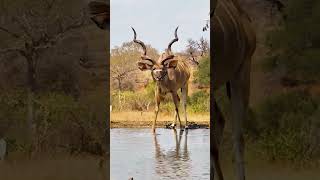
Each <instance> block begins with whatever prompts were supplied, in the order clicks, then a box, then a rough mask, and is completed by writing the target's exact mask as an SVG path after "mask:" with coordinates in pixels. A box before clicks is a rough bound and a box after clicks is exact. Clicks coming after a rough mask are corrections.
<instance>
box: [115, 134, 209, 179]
mask: <svg viewBox="0 0 320 180" xmlns="http://www.w3.org/2000/svg"><path fill="white" fill-rule="evenodd" d="M110 133H111V145H110V151H111V156H110V157H111V162H110V163H111V180H122V179H125V180H126V179H128V178H129V177H133V179H138V180H141V179H147V180H169V179H170V180H171V179H173V180H174V179H179V180H180V179H181V180H189V179H196V180H202V179H209V165H210V158H209V157H210V154H209V151H210V143H209V142H210V141H209V134H210V131H209V129H196V130H188V131H180V130H172V129H161V128H159V129H157V133H156V134H153V133H152V132H151V131H150V129H111V131H110Z"/></svg>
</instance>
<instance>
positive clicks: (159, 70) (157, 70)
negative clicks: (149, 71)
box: [154, 69, 162, 72]
mask: <svg viewBox="0 0 320 180" xmlns="http://www.w3.org/2000/svg"><path fill="white" fill-rule="evenodd" d="M161 71H162V69H156V70H154V72H161Z"/></svg>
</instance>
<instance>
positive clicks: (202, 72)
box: [194, 56, 210, 86]
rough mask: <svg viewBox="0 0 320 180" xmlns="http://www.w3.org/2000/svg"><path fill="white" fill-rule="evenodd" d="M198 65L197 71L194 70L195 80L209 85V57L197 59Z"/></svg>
mask: <svg viewBox="0 0 320 180" xmlns="http://www.w3.org/2000/svg"><path fill="white" fill-rule="evenodd" d="M199 62H200V63H199V66H198V69H197V71H196V72H195V75H194V76H195V82H197V83H199V84H201V85H204V86H209V85H210V57H209V56H204V57H203V58H202V59H201V60H200V61H199Z"/></svg>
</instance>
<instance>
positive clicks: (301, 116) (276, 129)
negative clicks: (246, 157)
mask: <svg viewBox="0 0 320 180" xmlns="http://www.w3.org/2000/svg"><path fill="white" fill-rule="evenodd" d="M319 102H320V101H319V100H315V99H314V98H313V97H312V96H311V95H310V94H308V93H306V92H290V93H286V94H281V95H278V96H275V97H272V98H270V99H267V100H266V101H265V102H263V103H262V104H261V105H260V106H259V107H258V108H257V109H256V114H255V116H254V118H256V119H254V118H253V120H254V122H255V126H253V127H252V129H253V130H254V132H256V134H258V135H259V138H258V140H257V141H258V143H259V145H260V150H261V152H263V153H265V154H266V155H267V156H268V157H269V158H271V159H278V160H290V161H301V160H308V159H311V158H319V157H320V147H319V141H320V138H319V133H318V132H319V128H320V126H319V124H320V122H319V119H320V113H319V110H320V106H319V104H320V103H319ZM257 132H258V133H257Z"/></svg>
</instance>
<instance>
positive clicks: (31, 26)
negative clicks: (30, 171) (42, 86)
mask: <svg viewBox="0 0 320 180" xmlns="http://www.w3.org/2000/svg"><path fill="white" fill-rule="evenodd" d="M68 3H70V4H68ZM74 4H75V3H72V2H70V1H69V2H67V3H66V2H65V1H62V0H41V1H38V0H22V1H6V0H2V1H1V5H2V7H1V8H2V10H3V11H1V21H0V36H1V37H3V41H2V43H3V44H2V45H0V56H2V57H6V56H7V55H10V54H16V55H18V56H20V57H21V58H22V59H23V60H25V62H26V63H25V65H26V69H27V70H26V72H27V74H26V76H27V83H26V87H27V89H28V110H27V112H28V114H27V124H28V129H29V136H30V141H31V143H32V141H33V140H32V136H33V133H34V132H33V131H34V127H33V126H34V116H35V114H34V113H35V110H34V96H35V93H36V92H37V68H38V64H39V60H41V54H42V53H44V52H45V51H47V50H48V49H51V48H53V47H56V46H57V45H58V44H59V43H61V42H63V40H65V39H67V38H69V37H71V35H72V32H74V30H76V29H79V28H81V27H83V26H84V25H86V23H87V22H88V21H87V20H86V19H88V18H87V16H86V13H85V11H84V10H81V8H80V7H79V8H77V7H74V6H73V5H74ZM78 4H79V3H78ZM79 5H81V4H79ZM71 6H73V7H71ZM71 10H72V11H71ZM74 14H75V15H76V17H74V16H73V15H74Z"/></svg>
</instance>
